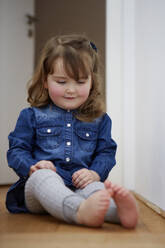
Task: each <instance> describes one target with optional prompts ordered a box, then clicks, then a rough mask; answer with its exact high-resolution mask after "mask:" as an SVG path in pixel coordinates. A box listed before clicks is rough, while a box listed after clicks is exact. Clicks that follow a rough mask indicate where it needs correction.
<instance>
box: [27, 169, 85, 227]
mask: <svg viewBox="0 0 165 248" xmlns="http://www.w3.org/2000/svg"><path fill="white" fill-rule="evenodd" d="M82 201H84V197H83V196H81V195H78V194H76V193H74V192H73V191H71V190H70V189H69V188H67V187H66V186H65V185H64V182H63V180H62V178H61V177H60V176H59V175H58V174H57V173H56V172H54V171H52V170H49V169H40V170H37V171H36V172H34V173H33V174H32V175H31V176H30V177H29V179H28V180H27V182H26V185H25V202H26V206H27V208H28V209H29V211H30V212H32V213H43V212H44V211H46V212H48V213H49V214H51V215H52V216H54V217H56V218H58V219H61V220H64V221H66V222H74V223H77V220H76V213H77V210H78V208H79V206H80V204H81V202H82Z"/></svg>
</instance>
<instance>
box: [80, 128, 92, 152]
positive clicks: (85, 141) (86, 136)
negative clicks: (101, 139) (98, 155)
mask: <svg viewBox="0 0 165 248" xmlns="http://www.w3.org/2000/svg"><path fill="white" fill-rule="evenodd" d="M76 134H77V136H78V143H79V145H80V147H81V149H82V150H84V151H86V152H91V151H94V149H95V148H96V142H97V132H96V131H92V130H88V129H82V130H81V129H77V130H76Z"/></svg>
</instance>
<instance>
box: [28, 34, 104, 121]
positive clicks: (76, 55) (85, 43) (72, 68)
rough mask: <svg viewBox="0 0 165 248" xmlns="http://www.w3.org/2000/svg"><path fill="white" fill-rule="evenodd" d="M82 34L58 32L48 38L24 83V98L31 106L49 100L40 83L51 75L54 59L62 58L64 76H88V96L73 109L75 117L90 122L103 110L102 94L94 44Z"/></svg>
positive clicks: (41, 104) (45, 102)
mask: <svg viewBox="0 0 165 248" xmlns="http://www.w3.org/2000/svg"><path fill="white" fill-rule="evenodd" d="M93 45H94V44H93V43H91V42H90V41H89V39H88V38H87V37H86V36H84V35H60V36H55V37H53V38H51V39H50V40H49V41H48V42H47V43H46V44H45V46H44V48H43V50H42V52H41V56H40V59H39V63H38V65H37V67H36V70H35V72H34V75H33V78H32V79H31V80H30V81H29V82H28V98H27V101H28V102H29V103H30V105H31V106H34V107H42V106H45V105H47V104H49V103H51V99H50V97H49V94H48V91H47V89H45V87H44V83H45V81H46V80H47V76H48V74H53V66H54V63H55V61H56V59H58V58H62V59H63V63H64V69H65V71H66V73H67V75H68V76H70V77H71V78H74V79H75V80H76V81H77V80H78V79H79V77H80V74H81V75H83V76H84V77H87V76H88V75H89V73H91V76H92V88H91V90H90V94H89V96H88V99H87V100H86V101H85V103H83V104H82V105H81V106H80V107H79V108H78V109H77V111H76V112H75V116H76V118H77V119H79V120H82V121H88V122H90V121H93V120H94V119H96V118H97V117H100V116H101V115H102V114H103V112H104V101H103V97H102V84H103V82H102V77H101V73H100V64H99V55H98V52H97V50H96V47H93Z"/></svg>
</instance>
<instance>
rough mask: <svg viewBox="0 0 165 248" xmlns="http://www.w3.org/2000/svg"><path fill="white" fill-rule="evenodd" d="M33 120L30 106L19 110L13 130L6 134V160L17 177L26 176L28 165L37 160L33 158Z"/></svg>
mask: <svg viewBox="0 0 165 248" xmlns="http://www.w3.org/2000/svg"><path fill="white" fill-rule="evenodd" d="M34 125H35V120H34V115H33V111H32V109H31V108H26V109H24V110H22V111H21V113H20V115H19V118H18V120H17V123H16V127H15V130H14V131H13V132H11V133H10V134H9V136H8V139H9V150H8V152H7V160H8V164H9V167H11V168H13V170H14V171H15V172H16V174H17V175H18V176H19V177H26V176H28V173H29V170H30V167H31V166H32V165H33V164H35V163H36V162H37V161H36V160H35V159H34V158H33V146H34V136H35V128H34Z"/></svg>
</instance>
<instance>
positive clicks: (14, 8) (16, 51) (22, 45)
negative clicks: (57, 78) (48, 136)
mask: <svg viewBox="0 0 165 248" xmlns="http://www.w3.org/2000/svg"><path fill="white" fill-rule="evenodd" d="M27 14H30V15H34V0H0V141H1V145H0V184H9V183H12V182H14V181H16V180H17V176H16V175H15V173H14V172H13V171H12V169H10V168H8V165H7V161H6V151H7V149H8V138H7V137H8V134H9V132H10V131H11V130H13V128H14V127H15V123H16V120H17V117H18V114H19V112H20V110H21V109H22V108H23V107H26V106H27V104H26V83H27V81H28V80H29V79H30V77H31V75H32V72H33V60H34V58H33V56H34V37H28V29H29V28H30V27H29V26H28V24H27V18H26V15H27ZM31 28H33V27H31Z"/></svg>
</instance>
